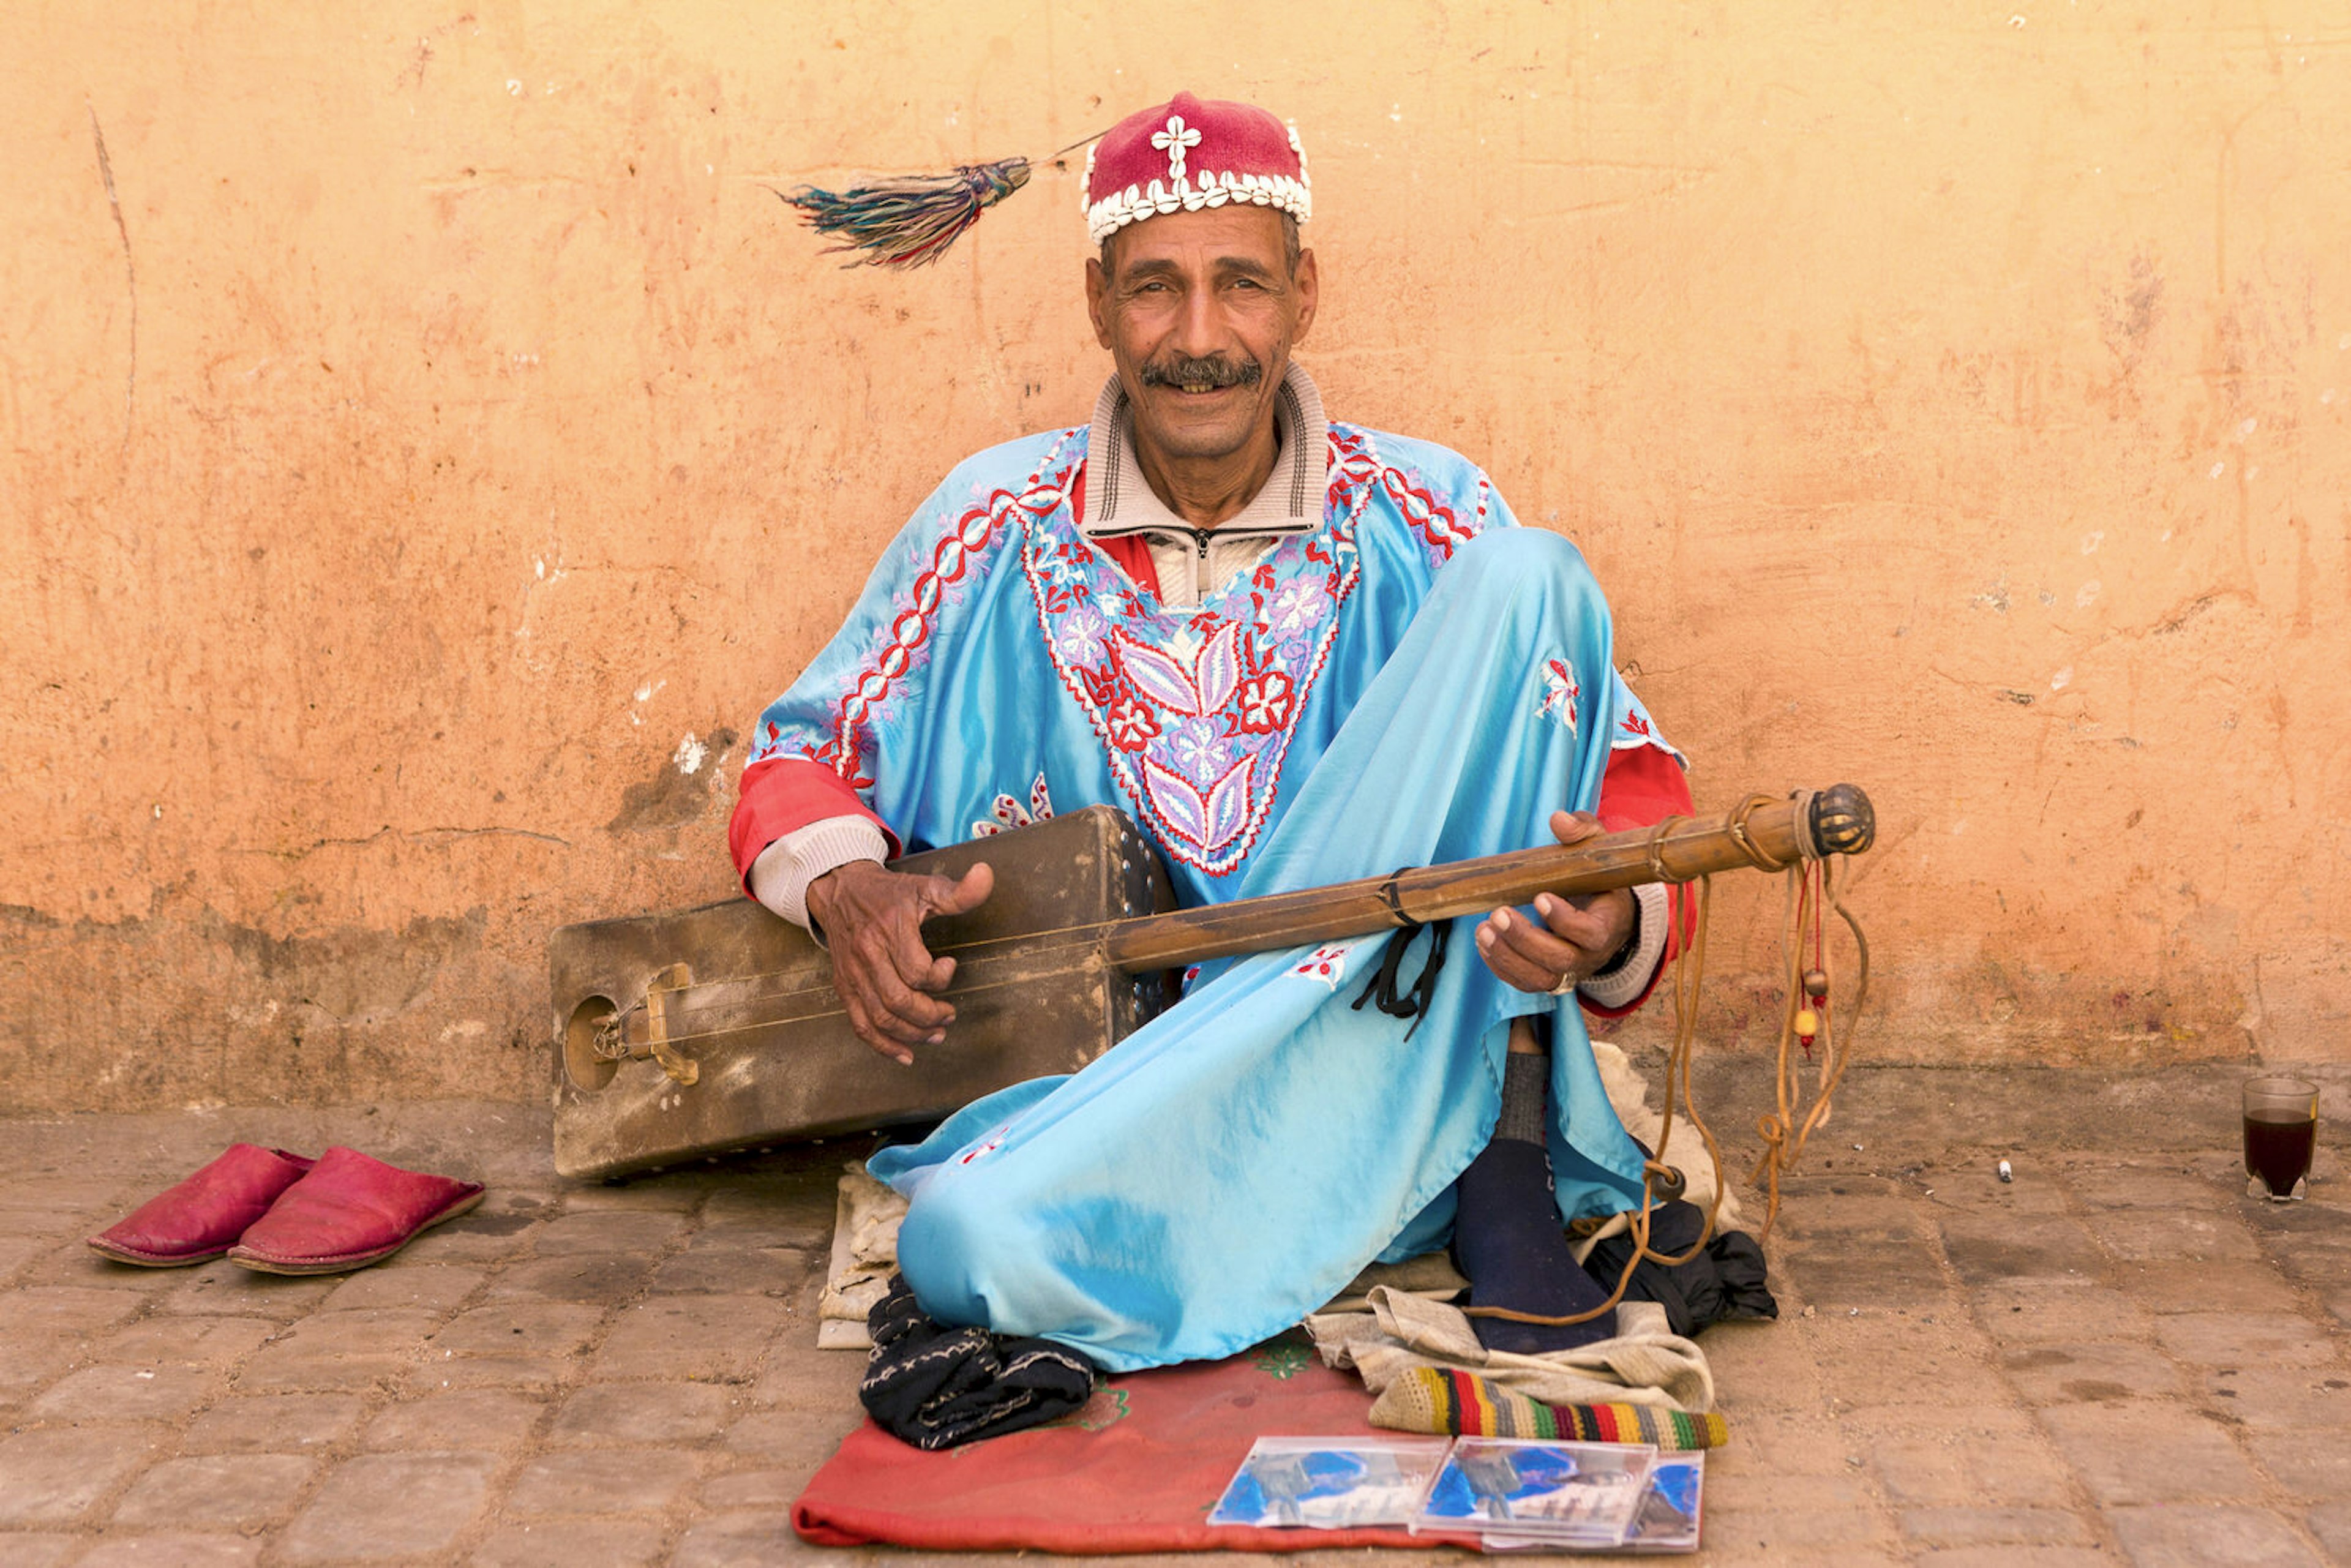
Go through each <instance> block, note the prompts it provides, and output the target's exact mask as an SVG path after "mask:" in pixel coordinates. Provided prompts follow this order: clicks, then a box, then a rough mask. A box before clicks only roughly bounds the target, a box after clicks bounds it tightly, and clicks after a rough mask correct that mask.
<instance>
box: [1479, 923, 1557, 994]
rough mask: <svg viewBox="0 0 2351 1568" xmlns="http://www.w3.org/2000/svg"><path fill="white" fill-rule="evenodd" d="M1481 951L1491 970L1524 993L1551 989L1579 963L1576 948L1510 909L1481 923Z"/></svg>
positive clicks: (1480, 954)
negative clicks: (1569, 969)
mask: <svg viewBox="0 0 2351 1568" xmlns="http://www.w3.org/2000/svg"><path fill="white" fill-rule="evenodd" d="M1478 952H1479V956H1481V957H1483V958H1484V959H1485V960H1486V967H1488V968H1489V969H1491V970H1493V971H1494V973H1495V974H1497V975H1499V976H1500V977H1501V978H1502V979H1503V980H1504V981H1505V982H1506V983H1508V984H1510V985H1512V986H1515V987H1517V988H1519V989H1520V990H1522V991H1547V990H1550V989H1551V988H1552V987H1553V986H1555V985H1557V984H1558V983H1559V977H1560V976H1561V975H1562V974H1564V973H1565V972H1566V971H1567V969H1568V967H1569V966H1570V965H1572V964H1573V963H1575V962H1576V954H1575V949H1574V948H1573V947H1570V946H1568V945H1567V944H1565V943H1563V942H1562V941H1560V940H1559V939H1558V938H1557V937H1555V936H1552V935H1551V934H1550V933H1548V932H1546V931H1543V930H1542V929H1541V927H1539V926H1537V925H1534V924H1533V923H1532V922H1531V921H1527V920H1522V919H1520V918H1519V917H1518V916H1517V915H1513V914H1512V913H1511V912H1510V911H1509V910H1507V909H1498V910H1496V911H1495V912H1494V913H1493V914H1491V915H1488V916H1487V917H1486V918H1485V919H1484V920H1482V921H1480V922H1479V925H1478Z"/></svg>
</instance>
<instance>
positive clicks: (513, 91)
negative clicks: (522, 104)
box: [507, 77, 522, 98]
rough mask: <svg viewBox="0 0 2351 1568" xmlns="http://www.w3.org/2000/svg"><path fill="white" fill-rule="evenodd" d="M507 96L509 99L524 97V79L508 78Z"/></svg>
mask: <svg viewBox="0 0 2351 1568" xmlns="http://www.w3.org/2000/svg"><path fill="white" fill-rule="evenodd" d="M507 96H508V97H509V98H520V97H521V96H522V78H519V77H508V78H507Z"/></svg>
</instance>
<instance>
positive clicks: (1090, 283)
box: [1086, 256, 1111, 349]
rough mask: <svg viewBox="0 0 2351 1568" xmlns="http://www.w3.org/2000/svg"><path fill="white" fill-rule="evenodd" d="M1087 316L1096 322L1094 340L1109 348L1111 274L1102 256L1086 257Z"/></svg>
mask: <svg viewBox="0 0 2351 1568" xmlns="http://www.w3.org/2000/svg"><path fill="white" fill-rule="evenodd" d="M1086 316H1087V318H1088V319H1090V320H1092V322H1093V324H1094V341H1095V342H1097V343H1100V344H1101V345H1102V347H1103V348H1105V349H1107V348H1109V347H1110V346H1111V339H1110V274H1108V273H1106V272H1104V271H1103V270H1102V261H1101V258H1100V257H1098V256H1088V257H1086Z"/></svg>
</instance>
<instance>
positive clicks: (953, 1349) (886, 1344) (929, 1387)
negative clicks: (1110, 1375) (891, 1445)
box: [857, 1275, 1094, 1448]
mask: <svg viewBox="0 0 2351 1568" xmlns="http://www.w3.org/2000/svg"><path fill="white" fill-rule="evenodd" d="M865 1326H866V1330H867V1332H868V1333H871V1334H872V1336H873V1354H872V1358H871V1359H870V1360H869V1361H868V1362H867V1363H866V1367H865V1380H864V1381H863V1382H862V1383H861V1384H859V1385H857V1396H858V1398H860V1399H861V1400H862V1401H864V1404H865V1408H866V1411H867V1413H868V1414H869V1415H871V1416H872V1417H873V1422H874V1425H876V1426H878V1427H881V1428H882V1429H883V1431H885V1432H887V1433H889V1434H890V1435H891V1436H892V1437H895V1438H897V1439H899V1440H900V1441H901V1442H905V1443H912V1444H913V1445H914V1447H915V1448H954V1447H955V1446H956V1445H957V1444H958V1443H968V1442H970V1441H972V1440H973V1439H974V1438H976V1437H998V1436H999V1435H1001V1434H1003V1433H1006V1432H1018V1431H1019V1430H1020V1429H1021V1428H1022V1427H1037V1426H1041V1425H1043V1424H1044V1423H1045V1422H1048V1421H1052V1420H1058V1419H1059V1418H1060V1417H1061V1416H1067V1415H1069V1414H1070V1413H1071V1411H1073V1410H1076V1409H1077V1408H1078V1407H1079V1406H1081V1405H1083V1404H1084V1403H1085V1402H1086V1401H1087V1399H1089V1398H1090V1397H1092V1395H1093V1391H1094V1364H1093V1363H1092V1362H1091V1361H1089V1360H1087V1359H1086V1358H1085V1357H1084V1356H1082V1355H1081V1354H1078V1353H1077V1352H1076V1351H1074V1350H1071V1349H1070V1348H1069V1347H1068V1346H1067V1345H1059V1344H1055V1343H1052V1342H1051V1341H1050V1340H1041V1339H1016V1338H1013V1337H1011V1336H1009V1335H1006V1334H993V1333H988V1332H987V1330H986V1329H955V1328H948V1327H946V1325H945V1324H942V1323H937V1322H932V1321H931V1319H930V1318H929V1317H927V1316H925V1314H924V1312H923V1309H922V1308H921V1307H920V1306H919V1305H917V1304H916V1303H915V1301H914V1291H910V1290H908V1289H907V1288H906V1281H905V1277H904V1275H892V1276H891V1279H890V1291H889V1293H888V1294H887V1295H885V1296H883V1298H882V1299H881V1300H880V1301H876V1302H874V1303H873V1309H872V1311H871V1312H868V1313H866V1314H865Z"/></svg>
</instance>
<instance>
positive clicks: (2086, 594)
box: [2074, 577, 2098, 610]
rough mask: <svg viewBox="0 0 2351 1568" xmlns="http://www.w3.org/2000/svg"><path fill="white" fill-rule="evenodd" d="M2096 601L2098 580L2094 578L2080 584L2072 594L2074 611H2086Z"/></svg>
mask: <svg viewBox="0 0 2351 1568" xmlns="http://www.w3.org/2000/svg"><path fill="white" fill-rule="evenodd" d="M2097 601H2098V580H2097V579H2096V578H2095V577H2094V578H2092V579H2090V580H2089V581H2087V582H2085V583H2084V584H2082V586H2081V587H2080V588H2079V589H2078V590H2076V591H2075V592H2074V609H2076V610H2087V609H2088V608H2089V607H2090V606H2091V605H2093V604H2095V603H2096V602H2097Z"/></svg>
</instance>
